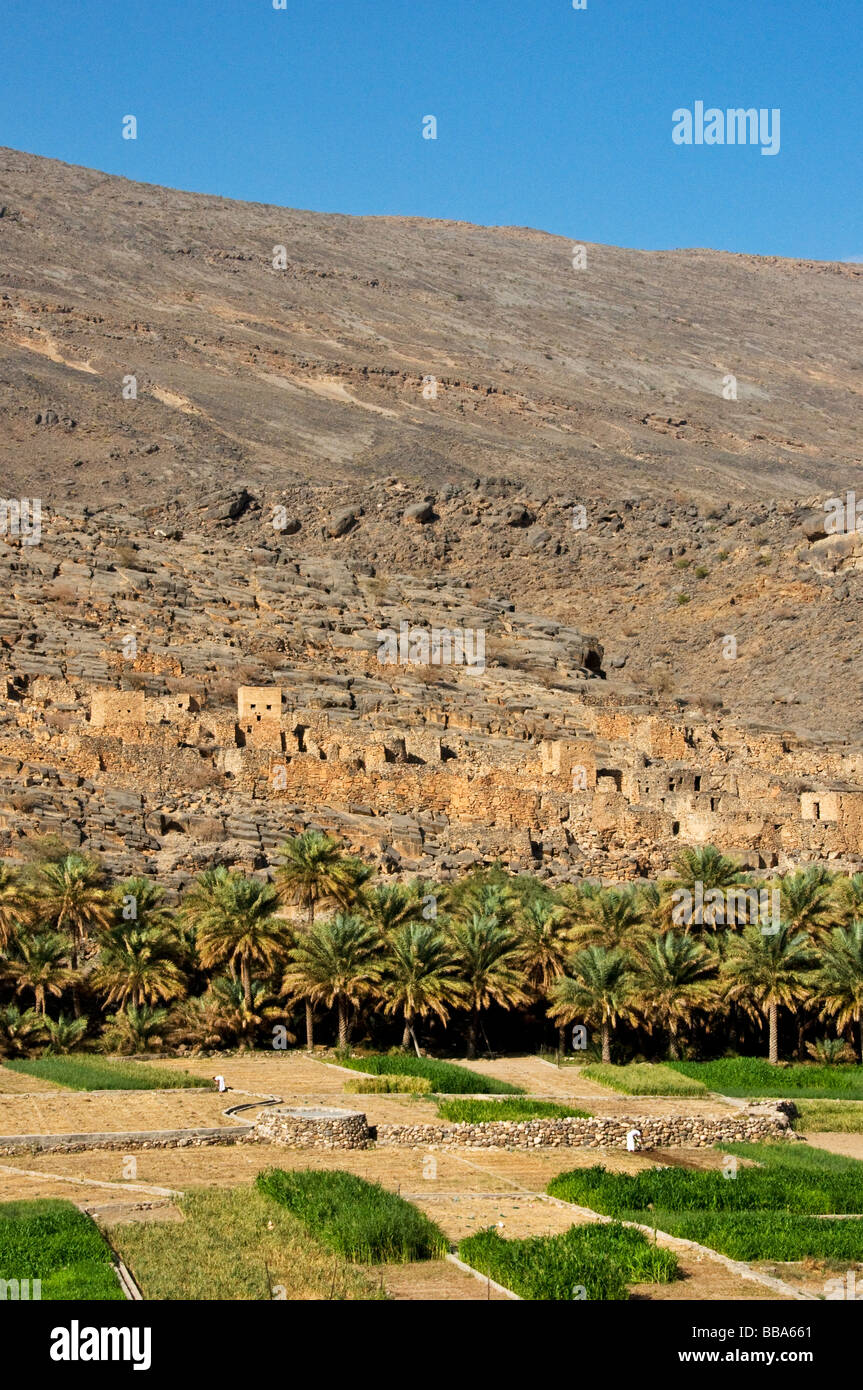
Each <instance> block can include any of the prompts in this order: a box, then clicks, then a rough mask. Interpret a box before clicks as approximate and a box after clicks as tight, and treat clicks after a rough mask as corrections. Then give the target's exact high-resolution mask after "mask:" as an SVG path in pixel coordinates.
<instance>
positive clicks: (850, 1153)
mask: <svg viewBox="0 0 863 1390" xmlns="http://www.w3.org/2000/svg"><path fill="white" fill-rule="evenodd" d="M803 1137H804V1138H805V1140H806V1142H807V1144H811V1145H812V1146H813V1147H814V1148H818V1149H826V1150H827V1151H828V1153H831V1154H842V1155H843V1157H845V1158H859V1159H861V1160H863V1134H832V1133H830V1132H829V1131H824V1132H822V1131H821V1130H815V1131H814V1132H812V1133H807V1134H804V1136H803Z"/></svg>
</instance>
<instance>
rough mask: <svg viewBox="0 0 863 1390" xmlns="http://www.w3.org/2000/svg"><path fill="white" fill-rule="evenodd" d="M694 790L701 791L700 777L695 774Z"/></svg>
mask: <svg viewBox="0 0 863 1390" xmlns="http://www.w3.org/2000/svg"><path fill="white" fill-rule="evenodd" d="M695 790H696V791H697V792H700V791H701V778H700V777H699V776H697V775H696V778H695ZM710 809H711V811H712V810H713V806H712V805H711V807H710Z"/></svg>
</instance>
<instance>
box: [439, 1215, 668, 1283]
mask: <svg viewBox="0 0 863 1390" xmlns="http://www.w3.org/2000/svg"><path fill="white" fill-rule="evenodd" d="M458 1253H459V1257H460V1258H461V1259H462V1260H464V1261H465V1263H466V1264H469V1265H471V1266H472V1267H473V1268H474V1269H477V1270H479V1272H480V1273H481V1274H487V1275H488V1277H489V1278H490V1279H494V1280H495V1281H496V1282H497V1283H499V1284H503V1285H504V1287H505V1288H508V1289H510V1290H511V1291H512V1292H513V1293H517V1294H519V1296H520V1297H521V1298H525V1299H531V1300H535V1299H549V1300H555V1301H568V1300H571V1299H582V1298H584V1299H590V1300H594V1301H595V1300H604V1301H611V1300H613V1301H622V1300H624V1299H628V1298H629V1285H630V1284H647V1283H651V1284H657V1283H668V1282H669V1281H670V1280H672V1279H675V1278H676V1277H677V1273H678V1267H677V1260H676V1258H675V1256H674V1255H673V1254H672V1253H671V1251H669V1250H662V1249H660V1248H659V1247H658V1246H656V1245H654V1244H652V1243H651V1242H650V1241H648V1240H647V1238H646V1237H645V1236H644V1235H642V1233H641V1232H640V1231H635V1230H633V1229H632V1228H631V1227H627V1226H621V1225H618V1224H617V1223H616V1222H610V1223H603V1224H602V1225H593V1226H571V1227H570V1229H569V1230H568V1231H564V1232H562V1233H561V1234H560V1235H555V1236H533V1237H530V1238H529V1239H527V1240H504V1238H503V1237H502V1236H501V1235H500V1234H499V1232H497V1231H496V1230H494V1229H489V1230H487V1231H480V1232H479V1233H478V1234H477V1235H474V1236H468V1237H467V1239H465V1240H463V1241H461V1243H460V1245H459V1248H458Z"/></svg>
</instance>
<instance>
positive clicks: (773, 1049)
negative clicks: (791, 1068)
mask: <svg viewBox="0 0 863 1390" xmlns="http://www.w3.org/2000/svg"><path fill="white" fill-rule="evenodd" d="M778 1015H779V1010H778V1008H777V1006H776V1005H775V1004H771V1005H770V1010H769V1013H768V1018H769V1020H770V1061H771V1062H774V1063H775V1062H778V1061H779V1017H778Z"/></svg>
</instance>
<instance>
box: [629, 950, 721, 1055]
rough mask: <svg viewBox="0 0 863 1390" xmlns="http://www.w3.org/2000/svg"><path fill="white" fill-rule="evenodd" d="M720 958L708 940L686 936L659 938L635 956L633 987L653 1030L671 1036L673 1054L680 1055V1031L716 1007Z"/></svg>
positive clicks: (641, 1012) (670, 1042)
mask: <svg viewBox="0 0 863 1390" xmlns="http://www.w3.org/2000/svg"><path fill="white" fill-rule="evenodd" d="M716 970H717V958H716V956H715V954H714V952H713V951H711V950H709V949H708V947H707V946H705V945H704V943H703V942H701V941H697V940H695V939H694V938H693V937H691V936H686V935H685V934H684V933H683V932H671V931H670V932H666V933H665V935H664V936H655V937H652V938H651V939H650V941H648V942H646V943H645V944H644V946H643V947H641V948H640V949H639V950H638V951H637V952H636V953H635V961H634V976H633V989H634V993H635V996H636V999H637V1001H638V1011H639V1013H640V1014H641V1015H642V1019H643V1021H644V1022H645V1023H646V1025H647V1028H648V1031H649V1032H652V1031H653V1027H654V1025H658V1026H659V1027H660V1028H662V1029H663V1030H664V1031H665V1033H666V1034H667V1036H668V1056H669V1058H670V1059H671V1060H672V1061H677V1060H678V1058H679V1057H680V1045H679V1032H680V1028H681V1027H684V1028H688V1027H689V1026H690V1025H691V1023H692V1020H693V1016H694V1015H695V1014H696V1013H697V1012H699V1011H707V1010H709V1009H712V1008H716V1007H717V1005H718V1004H719V992H718V990H717V987H716V979H715V977H716Z"/></svg>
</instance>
